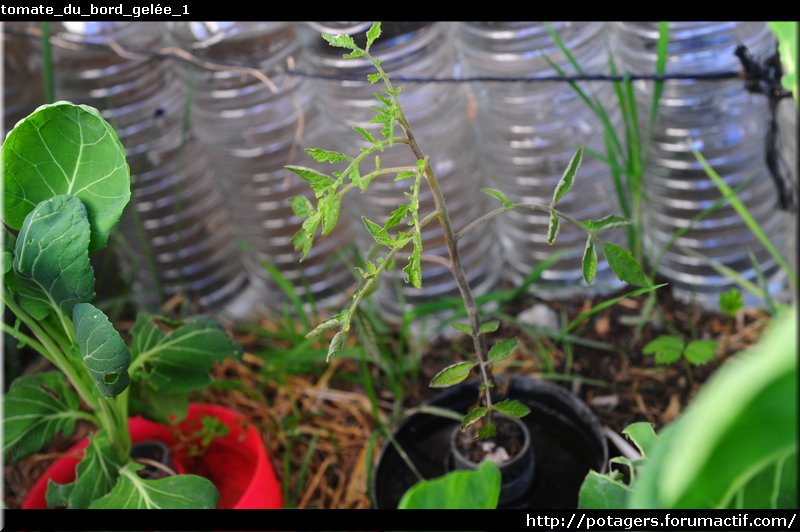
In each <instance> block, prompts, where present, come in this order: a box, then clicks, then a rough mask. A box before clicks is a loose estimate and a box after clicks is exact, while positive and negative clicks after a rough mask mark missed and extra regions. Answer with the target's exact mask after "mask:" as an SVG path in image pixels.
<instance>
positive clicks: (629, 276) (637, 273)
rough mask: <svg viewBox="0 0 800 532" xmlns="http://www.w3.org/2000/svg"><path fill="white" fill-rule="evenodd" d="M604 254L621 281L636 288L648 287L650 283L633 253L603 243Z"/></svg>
mask: <svg viewBox="0 0 800 532" xmlns="http://www.w3.org/2000/svg"><path fill="white" fill-rule="evenodd" d="M603 253H605V255H606V260H607V261H608V265H609V266H611V270H612V271H613V272H614V274H615V275H616V276H617V277H618V278H619V280H620V281H625V282H628V283H630V284H632V285H636V286H648V285H649V284H650V283H649V282H648V281H647V278H646V277H645V276H644V274H643V273H642V269H641V267H640V266H639V263H638V262H636V259H635V258H633V255H631V252H630V251H628V250H627V249H625V248H622V247H620V246H618V245H616V244H612V243H610V242H604V243H603Z"/></svg>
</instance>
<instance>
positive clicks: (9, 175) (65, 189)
mask: <svg viewBox="0 0 800 532" xmlns="http://www.w3.org/2000/svg"><path fill="white" fill-rule="evenodd" d="M3 185H4V192H3V211H4V212H3V221H4V222H5V223H7V224H8V225H9V226H11V227H12V228H14V229H20V228H21V227H22V223H23V221H24V219H25V217H26V216H27V215H28V214H29V213H30V212H31V211H32V210H33V209H34V208H35V207H36V206H37V205H38V204H39V203H40V202H42V201H44V200H49V199H52V198H53V197H55V196H59V195H63V194H68V195H71V196H76V197H77V198H78V199H80V200H81V201H82V202H83V204H84V205H85V206H86V211H87V213H88V218H89V225H90V226H91V243H90V245H89V250H90V251H95V250H98V249H100V248H102V247H104V246H105V245H106V242H107V241H108V235H109V233H110V232H111V228H112V227H114V225H115V224H116V223H117V222H118V221H119V218H120V216H121V215H122V210H123V209H124V208H125V205H127V203H128V200H129V199H130V195H131V190H130V188H131V187H130V169H129V168H128V163H127V162H126V160H125V149H124V148H123V146H122V143H121V142H120V141H119V138H117V134H116V133H115V132H114V130H113V129H112V127H111V126H110V125H109V124H108V122H106V121H105V120H104V119H103V117H102V116H101V115H100V113H99V112H98V111H97V109H94V108H92V107H89V106H87V105H74V104H71V103H69V102H56V103H53V104H49V105H43V106H41V107H39V108H38V109H36V110H35V111H34V112H33V113H32V114H30V115H29V116H28V117H27V118H25V119H23V120H22V121H20V122H19V123H18V124H17V125H16V126H15V127H14V129H13V130H12V131H11V132H10V133H9V134H8V136H7V137H6V141H5V142H4V143H3Z"/></svg>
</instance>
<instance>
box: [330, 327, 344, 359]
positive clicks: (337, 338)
mask: <svg viewBox="0 0 800 532" xmlns="http://www.w3.org/2000/svg"><path fill="white" fill-rule="evenodd" d="M345 340H347V331H344V330H341V331H339V332H337V333H336V334H334V335H333V339H332V340H331V344H330V345H329V346H328V354H327V356H326V357H325V362H330V361H331V359H332V358H335V357H337V356H338V355H339V353H340V352H341V351H342V347H344V342H345Z"/></svg>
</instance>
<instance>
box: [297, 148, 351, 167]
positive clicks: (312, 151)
mask: <svg viewBox="0 0 800 532" xmlns="http://www.w3.org/2000/svg"><path fill="white" fill-rule="evenodd" d="M306 153H308V154H309V155H310V156H312V157H313V158H314V160H315V161H317V162H318V163H325V162H328V163H331V164H333V163H341V162H344V161H347V160H348V159H350V158H349V157H348V156H347V155H345V154H344V153H339V152H338V151H329V150H323V149H321V148H306Z"/></svg>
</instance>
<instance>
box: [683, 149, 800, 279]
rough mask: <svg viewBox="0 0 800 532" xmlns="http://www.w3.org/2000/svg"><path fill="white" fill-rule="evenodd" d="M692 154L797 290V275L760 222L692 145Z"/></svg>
mask: <svg viewBox="0 0 800 532" xmlns="http://www.w3.org/2000/svg"><path fill="white" fill-rule="evenodd" d="M692 153H694V156H695V157H696V158H697V160H698V161H699V162H700V164H701V165H702V166H703V169H704V170H705V171H706V174H707V175H708V177H710V178H711V180H712V181H714V184H715V185H717V188H718V189H719V190H720V192H722V195H723V196H724V197H725V198H726V199H727V200H728V201H729V202H730V204H731V206H732V207H733V208H734V209H736V212H737V213H739V216H741V217H742V220H744V223H745V224H747V227H749V228H750V231H752V232H753V234H754V235H755V236H756V238H758V241H759V242H761V245H762V246H764V248H766V250H767V251H769V254H770V255H772V258H773V259H775V262H777V263H778V264H780V266H781V268H783V271H784V272H785V273H786V276H787V277H788V278H789V281H790V282H791V283H792V286H793V287H794V288H797V276H796V275H795V273H794V271H792V268H791V267H790V266H789V264H788V263H787V262H786V259H784V258H783V256H782V255H781V254H780V252H779V251H778V250H777V248H775V245H774V244H773V243H772V241H770V239H769V237H767V235H766V234H764V231H763V230H762V229H761V226H760V225H759V224H758V222H757V221H756V220H755V218H753V216H752V215H751V214H750V211H748V210H747V207H745V205H744V203H742V201H741V200H740V199H739V197H738V196H737V195H736V194H735V193H734V192H733V190H731V187H729V186H728V184H727V183H725V181H723V180H722V178H721V177H720V176H719V174H717V172H716V171H715V170H714V169H713V168H711V165H709V164H708V161H706V159H705V157H703V155H702V154H701V153H700V152H699V151H698V150H697V148H696V147H695V146H694V143H692Z"/></svg>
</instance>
